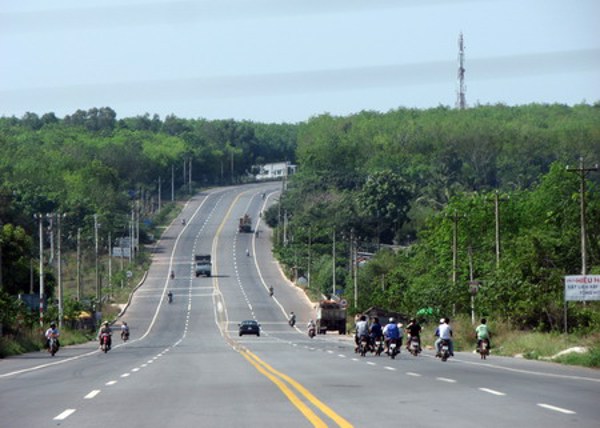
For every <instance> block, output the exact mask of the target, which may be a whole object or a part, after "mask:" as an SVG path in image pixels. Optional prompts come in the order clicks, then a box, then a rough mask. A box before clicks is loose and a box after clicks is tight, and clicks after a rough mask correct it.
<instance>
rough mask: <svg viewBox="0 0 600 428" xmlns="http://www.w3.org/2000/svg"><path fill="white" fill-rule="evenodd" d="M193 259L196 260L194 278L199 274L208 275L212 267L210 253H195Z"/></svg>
mask: <svg viewBox="0 0 600 428" xmlns="http://www.w3.org/2000/svg"><path fill="white" fill-rule="evenodd" d="M194 259H195V261H196V278H198V277H199V276H200V275H204V276H206V277H209V276H210V275H211V269H212V263H211V261H210V254H196V256H195V257H194Z"/></svg>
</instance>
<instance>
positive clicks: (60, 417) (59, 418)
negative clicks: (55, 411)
mask: <svg viewBox="0 0 600 428" xmlns="http://www.w3.org/2000/svg"><path fill="white" fill-rule="evenodd" d="M73 413H75V409H67V410H65V411H64V412H62V413H61V414H60V415H58V416H56V417H54V420H55V421H62V420H64V419H67V418H68V417H69V416H71V415H72V414H73Z"/></svg>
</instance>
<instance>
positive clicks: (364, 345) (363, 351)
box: [358, 336, 369, 357]
mask: <svg viewBox="0 0 600 428" xmlns="http://www.w3.org/2000/svg"><path fill="white" fill-rule="evenodd" d="M368 350H369V337H368V336H361V337H360V341H359V343H358V352H359V354H360V356H361V357H364V356H366V355H367V351H368Z"/></svg>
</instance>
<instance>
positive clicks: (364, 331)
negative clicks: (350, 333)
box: [354, 315, 370, 352]
mask: <svg viewBox="0 0 600 428" xmlns="http://www.w3.org/2000/svg"><path fill="white" fill-rule="evenodd" d="M362 337H366V338H367V341H369V342H370V339H369V325H368V324H367V317H366V315H361V316H360V317H359V318H358V321H357V322H356V335H355V336H354V341H355V342H356V349H355V350H356V352H358V348H359V345H360V341H361V338H362Z"/></svg>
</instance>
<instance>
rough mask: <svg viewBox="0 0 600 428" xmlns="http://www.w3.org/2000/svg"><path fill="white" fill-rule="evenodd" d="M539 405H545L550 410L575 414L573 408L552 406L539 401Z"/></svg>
mask: <svg viewBox="0 0 600 428" xmlns="http://www.w3.org/2000/svg"><path fill="white" fill-rule="evenodd" d="M537 405H538V406H540V407H543V408H545V409H548V410H554V411H555V412H560V413H565V414H567V415H574V414H575V412H574V411H573V410H568V409H563V408H561V407H556V406H552V405H550V404H544V403H537Z"/></svg>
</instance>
